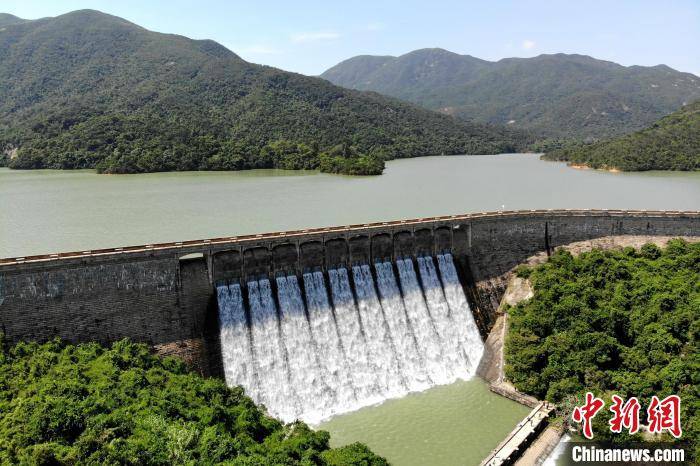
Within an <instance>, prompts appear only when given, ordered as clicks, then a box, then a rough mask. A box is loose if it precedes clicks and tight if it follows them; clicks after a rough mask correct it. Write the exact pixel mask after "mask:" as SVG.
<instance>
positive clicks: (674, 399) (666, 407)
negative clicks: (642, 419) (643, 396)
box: [647, 395, 683, 438]
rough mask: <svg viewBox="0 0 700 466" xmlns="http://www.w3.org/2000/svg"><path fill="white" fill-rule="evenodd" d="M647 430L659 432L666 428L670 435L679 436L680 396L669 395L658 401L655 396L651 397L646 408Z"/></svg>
mask: <svg viewBox="0 0 700 466" xmlns="http://www.w3.org/2000/svg"><path fill="white" fill-rule="evenodd" d="M647 419H648V421H649V432H651V433H660V432H663V431H664V430H668V431H669V432H670V433H671V435H673V436H674V437H676V438H680V436H681V434H683V431H682V430H681V398H680V397H679V396H678V395H670V396H667V397H666V398H664V399H663V400H661V401H659V398H658V397H656V396H652V397H651V403H649V408H648V409H647Z"/></svg>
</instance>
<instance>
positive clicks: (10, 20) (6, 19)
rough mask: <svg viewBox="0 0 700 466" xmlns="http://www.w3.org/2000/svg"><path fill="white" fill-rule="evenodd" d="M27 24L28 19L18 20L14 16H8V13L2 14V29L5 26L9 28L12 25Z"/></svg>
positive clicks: (0, 21)
mask: <svg viewBox="0 0 700 466" xmlns="http://www.w3.org/2000/svg"><path fill="white" fill-rule="evenodd" d="M26 22H27V20H26V19H22V18H18V17H16V16H13V15H8V14H7V13H0V28H1V27H3V26H9V25H10V24H20V23H26Z"/></svg>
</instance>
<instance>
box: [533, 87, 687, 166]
mask: <svg viewBox="0 0 700 466" xmlns="http://www.w3.org/2000/svg"><path fill="white" fill-rule="evenodd" d="M543 158H545V159H547V160H563V161H567V162H571V163H574V164H581V165H586V166H589V167H592V168H603V169H617V170H625V171H643V170H686V171H691V170H700V101H697V102H694V103H692V104H690V105H686V106H685V107H683V108H681V109H680V110H678V111H677V112H675V113H672V114H671V115H669V116H667V117H665V118H662V119H661V120H659V121H657V122H656V123H654V124H653V125H652V126H650V127H649V128H646V129H644V130H642V131H637V132H636V133H632V134H628V135H626V136H622V137H620V138H617V139H612V140H609V141H602V142H598V143H593V144H581V143H579V144H571V145H565V146H564V147H561V148H558V149H555V150H552V151H550V152H547V153H546V154H545V155H544V157H543Z"/></svg>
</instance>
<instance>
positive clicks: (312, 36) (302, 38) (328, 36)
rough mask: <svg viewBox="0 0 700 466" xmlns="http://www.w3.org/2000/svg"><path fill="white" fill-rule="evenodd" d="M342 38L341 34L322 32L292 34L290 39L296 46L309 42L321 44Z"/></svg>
mask: <svg viewBox="0 0 700 466" xmlns="http://www.w3.org/2000/svg"><path fill="white" fill-rule="evenodd" d="M338 37H340V34H338V33H337V32H333V31H321V32H300V33H298V34H292V35H291V37H290V39H291V40H292V42H294V43H295V44H305V43H308V42H320V41H326V40H335V39H337V38H338Z"/></svg>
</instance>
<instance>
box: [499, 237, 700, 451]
mask: <svg viewBox="0 0 700 466" xmlns="http://www.w3.org/2000/svg"><path fill="white" fill-rule="evenodd" d="M528 272H529V279H530V280H531V282H532V284H533V286H534V296H533V297H532V298H531V299H530V300H527V301H524V302H521V303H520V304H518V305H517V306H515V307H513V308H512V309H511V310H510V311H509V312H510V319H509V322H510V332H509V336H508V339H507V343H506V374H507V376H508V377H509V378H510V380H512V381H513V383H514V384H515V386H516V387H517V388H518V389H519V390H522V391H523V392H527V393H531V394H533V395H535V396H537V397H539V398H546V399H548V400H550V401H553V402H560V403H562V404H564V405H567V404H568V405H571V403H572V400H573V398H574V397H576V398H578V399H579V403H580V400H581V399H582V398H583V396H582V395H583V394H584V393H585V392H586V391H589V390H590V391H592V392H594V393H595V394H596V395H597V396H602V397H603V398H604V399H606V401H607V402H606V407H605V408H604V411H601V412H600V413H599V415H598V416H597V417H596V418H595V421H594V430H595V435H596V437H597V438H601V437H602V438H608V439H609V440H613V441H620V440H625V439H626V438H627V437H625V436H622V435H613V434H610V432H609V431H608V429H607V425H606V422H607V419H609V415H610V413H609V411H608V408H609V407H610V401H609V399H610V396H611V394H612V393H615V394H619V395H620V396H622V397H623V398H624V399H628V398H630V397H632V396H636V397H638V398H639V400H640V402H641V403H642V412H641V415H640V421H641V422H642V423H643V424H646V414H645V413H646V407H647V403H648V402H649V399H650V398H651V396H652V395H657V396H659V397H660V398H663V397H666V396H668V395H671V394H677V395H679V396H680V397H681V400H682V403H681V408H682V413H681V426H682V428H683V437H682V439H681V440H682V441H685V442H688V444H689V445H690V446H691V449H690V450H689V451H688V453H691V452H692V451H693V449H694V455H695V457H696V458H698V457H700V441H699V435H700V353H698V337H699V336H700V243H695V244H688V243H685V242H683V241H681V240H673V241H671V242H669V244H668V246H667V247H666V248H665V249H660V248H658V247H656V246H654V245H652V244H647V245H645V246H643V247H642V248H641V250H639V251H635V250H634V249H633V248H625V249H623V250H615V251H605V252H603V251H600V250H594V251H591V252H589V253H584V254H581V255H580V256H578V257H573V256H572V255H571V254H570V253H569V252H566V251H558V252H556V253H555V254H554V255H553V256H552V257H551V258H550V260H549V261H548V262H547V263H546V264H543V265H540V266H538V267H535V268H534V269H530V270H529V271H528Z"/></svg>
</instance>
